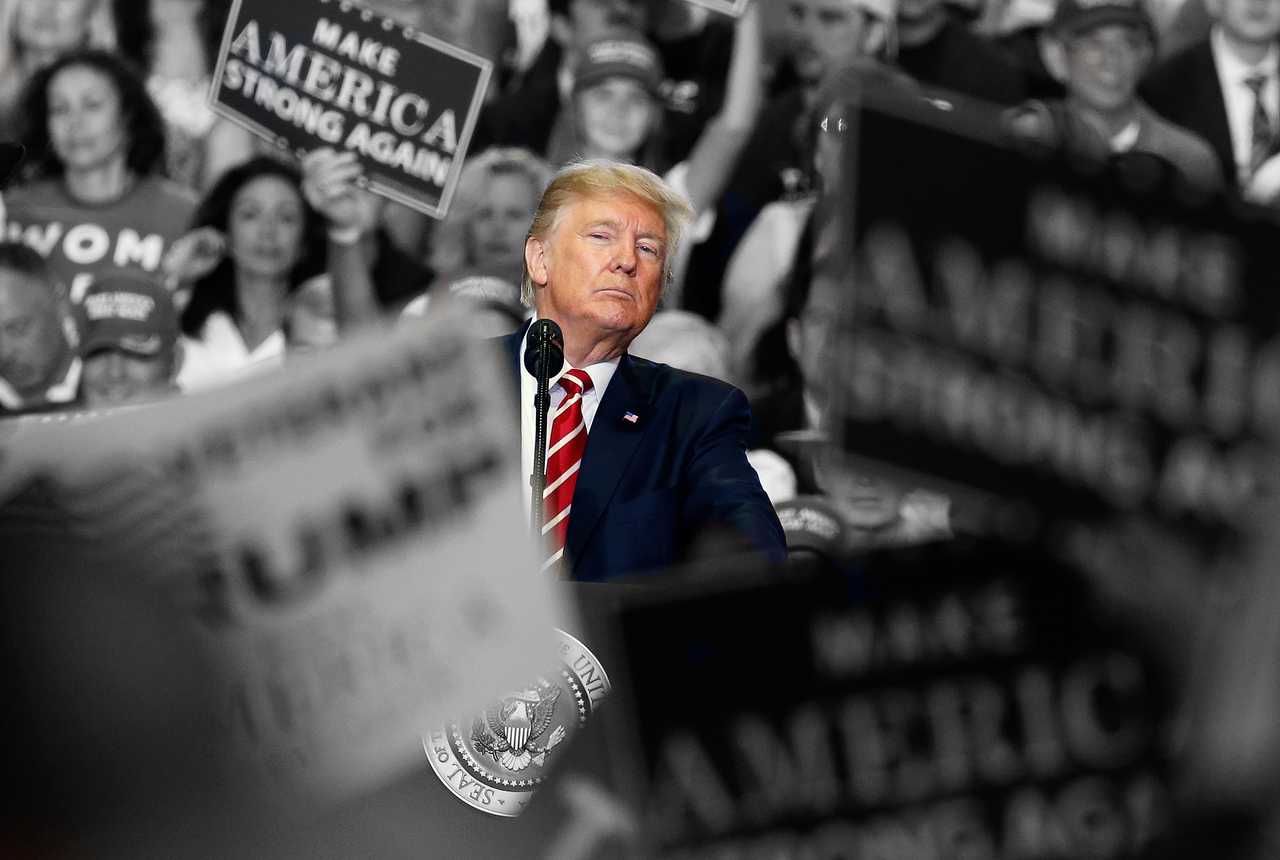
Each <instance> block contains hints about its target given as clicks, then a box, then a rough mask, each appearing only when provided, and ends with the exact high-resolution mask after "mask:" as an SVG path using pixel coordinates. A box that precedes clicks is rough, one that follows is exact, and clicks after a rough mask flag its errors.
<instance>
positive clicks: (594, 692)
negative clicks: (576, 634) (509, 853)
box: [422, 630, 610, 817]
mask: <svg viewBox="0 0 1280 860" xmlns="http://www.w3.org/2000/svg"><path fill="white" fill-rule="evenodd" d="M555 635H556V640H557V642H558V644H559V649H560V665H559V666H558V667H557V669H556V671H555V672H554V673H551V674H549V675H547V676H545V677H542V678H538V679H537V680H535V681H533V682H532V683H530V684H529V685H528V686H527V687H525V688H524V689H522V690H516V691H514V692H511V693H507V694H506V695H505V696H503V697H502V698H501V699H498V700H497V701H494V702H491V703H490V704H489V705H488V707H486V708H485V709H484V713H483V714H478V715H476V716H475V717H474V718H472V720H471V721H470V722H469V723H463V722H455V723H450V724H449V725H447V726H445V727H444V729H442V730H440V731H436V732H432V733H431V734H429V735H427V736H426V737H425V738H423V741H422V743H423V747H424V748H425V749H426V751H427V758H428V760H429V761H430V762H431V767H432V769H433V770H435V772H436V776H438V777H440V781H441V782H443V783H444V784H445V785H446V786H448V787H449V790H450V791H452V792H453V793H454V794H455V795H457V796H458V797H459V798H460V799H461V800H462V801H463V802H465V803H467V804H469V805H471V806H474V807H475V808H476V809H479V810H482V811H484V812H488V813H491V814H493V815H504V816H509V817H514V816H516V815H519V814H520V813H521V812H522V811H523V810H524V808H525V806H526V805H527V804H528V803H529V800H530V798H532V797H533V793H534V791H536V790H537V788H538V786H540V785H542V783H544V782H545V781H546V779H547V776H548V774H549V773H550V771H551V769H552V767H553V764H554V762H555V760H556V759H557V758H559V755H560V752H561V751H563V750H564V749H565V748H566V747H567V743H566V742H567V741H569V740H570V739H571V738H572V737H573V735H574V734H575V733H576V732H578V731H581V729H582V727H583V726H584V725H586V722H587V719H588V718H589V717H590V716H591V714H592V712H593V711H594V710H595V708H596V707H598V706H599V704H600V702H601V701H602V700H603V699H604V698H605V696H607V695H609V689H610V688H609V676H608V675H606V674H605V671H604V668H603V667H602V666H601V665H600V661H599V660H597V659H596V657H595V655H594V654H592V653H591V651H590V650H588V648H587V646H585V645H583V644H582V643H581V642H579V641H578V640H577V639H575V638H573V637H572V636H570V635H569V634H568V633H565V632H564V631H563V630H556V631H555Z"/></svg>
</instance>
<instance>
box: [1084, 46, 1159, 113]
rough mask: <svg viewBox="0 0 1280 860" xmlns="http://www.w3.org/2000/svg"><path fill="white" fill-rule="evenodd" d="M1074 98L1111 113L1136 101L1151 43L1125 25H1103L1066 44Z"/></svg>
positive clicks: (1149, 55) (1148, 59)
mask: <svg viewBox="0 0 1280 860" xmlns="http://www.w3.org/2000/svg"><path fill="white" fill-rule="evenodd" d="M1064 47H1065V53H1066V65H1067V69H1066V72H1067V80H1066V81H1065V82H1064V83H1065V84H1066V87H1067V91H1068V92H1069V93H1070V94H1071V96H1072V97H1074V98H1075V99H1077V100H1079V101H1080V102H1081V103H1083V104H1084V105H1085V106H1086V107H1090V108H1093V109H1094V110H1096V111H1100V112H1104V113H1106V112H1111V111H1116V110H1120V109H1122V108H1125V107H1127V106H1128V105H1129V104H1131V103H1132V102H1133V99H1134V93H1135V92H1136V91H1137V88H1138V79H1139V78H1140V77H1141V76H1142V72H1143V71H1144V70H1145V69H1146V67H1147V63H1148V62H1149V61H1150V59H1151V40H1150V39H1149V38H1147V35H1146V34H1145V33H1144V32H1142V31H1141V30H1139V29H1137V28H1134V27H1130V26H1127V25H1125V24H1104V25H1103V26H1101V27H1095V28H1093V29H1092V30H1088V31H1086V32H1084V33H1081V34H1080V35H1078V36H1069V37H1067V38H1066V40H1065V42H1064Z"/></svg>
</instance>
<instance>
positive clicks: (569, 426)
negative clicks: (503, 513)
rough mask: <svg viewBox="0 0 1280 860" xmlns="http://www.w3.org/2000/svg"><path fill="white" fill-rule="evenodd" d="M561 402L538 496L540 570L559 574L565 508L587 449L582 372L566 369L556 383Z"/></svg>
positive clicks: (587, 380)
mask: <svg viewBox="0 0 1280 860" xmlns="http://www.w3.org/2000/svg"><path fill="white" fill-rule="evenodd" d="M556 384H557V385H558V386H559V387H560V388H561V390H563V391H564V400H562V401H561V402H560V406H559V407H558V408H557V409H556V411H555V413H554V414H553V415H552V416H551V438H550V439H549V440H548V442H547V489H546V490H545V491H544V492H543V494H542V534H543V535H545V536H546V541H547V552H548V556H547V558H546V560H545V561H544V562H543V563H542V569H543V570H552V571H554V572H556V573H557V574H559V573H560V568H561V565H560V560H561V558H562V557H563V556H564V537H565V534H566V533H568V531H569V508H570V507H571V506H572V503H573V488H574V487H576V486H577V485H578V467H579V466H580V465H581V463H582V452H583V450H584V449H585V448H586V447H587V425H586V422H585V421H584V420H583V417H582V394H583V392H585V391H590V390H591V385H592V383H591V377H590V376H588V375H587V372H586V371H585V370H576V369H575V370H568V371H566V372H565V374H564V375H563V376H561V377H560V381H559V382H558V383H556Z"/></svg>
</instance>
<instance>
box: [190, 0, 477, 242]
mask: <svg viewBox="0 0 1280 860" xmlns="http://www.w3.org/2000/svg"><path fill="white" fill-rule="evenodd" d="M491 70H492V64H491V63H490V62H489V61H488V60H485V59H483V58H481V57H477V56H475V55H473V54H470V53H468V52H466V51H463V50H461V49H459V48H455V47H453V46H452V45H448V44H446V43H444V42H441V41H440V40H438V39H435V38H433V37H431V36H429V35H427V34H426V33H422V32H419V31H417V30H414V29H413V28H410V27H407V26H404V25H402V24H399V23H397V22H396V21H395V20H394V19H392V18H386V17H383V16H381V15H376V14H374V13H373V12H372V11H370V10H369V9H365V8H363V7H362V6H359V5H358V4H356V3H352V2H350V0H235V3H234V4H233V6H232V10H231V14H230V17H228V19H227V29H226V32H225V34H224V35H223V40H222V49H221V53H220V54H219V57H218V66H217V69H216V71H215V73H214V85H213V92H212V99H213V106H214V108H215V110H217V111H218V112H219V113H222V114H223V115H225V116H227V117H229V118H230V119H232V120H234V121H235V122H238V123H240V124H241V125H243V126H245V127H246V128H248V129H250V130H251V131H253V132H256V133H257V134H259V135H262V136H263V137H265V138H266V139H268V140H270V141H273V142H275V143H277V144H278V145H280V146H282V147H288V148H291V149H294V150H298V151H308V150H312V149H317V148H320V147H326V146H327V147H333V148H334V149H337V150H338V151H340V152H342V151H346V152H354V153H357V154H358V155H359V157H360V162H361V164H363V165H364V168H365V172H366V175H367V177H368V180H369V187H370V188H371V189H372V190H374V191H376V192H378V193H379V194H382V195H383V196H385V197H389V198H391V199H392V200H395V201H398V202H400V203H403V204H404V205H406V206H410V207H412V208H414V209H417V210H419V211H421V212H425V213H427V214H428V215H431V216H433V217H436V218H441V217H443V216H444V213H445V211H446V210H447V209H448V207H449V199H450V198H451V197H452V196H453V190H454V187H455V185H456V184H457V181H458V174H459V171H460V170H461V169H462V158H463V155H464V154H465V153H466V150H467V142H468V141H469V140H470V138H471V131H472V129H473V128H474V127H475V123H476V117H477V116H478V114H479V111H480V105H481V102H482V101H483V99H484V94H485V91H486V88H487V86H488V83H489V74H490V72H491Z"/></svg>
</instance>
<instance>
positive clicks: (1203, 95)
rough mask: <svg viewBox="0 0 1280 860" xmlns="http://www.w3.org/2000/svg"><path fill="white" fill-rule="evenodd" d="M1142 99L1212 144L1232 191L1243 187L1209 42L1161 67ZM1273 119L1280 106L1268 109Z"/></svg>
mask: <svg viewBox="0 0 1280 860" xmlns="http://www.w3.org/2000/svg"><path fill="white" fill-rule="evenodd" d="M1138 91H1139V93H1141V95H1142V98H1143V99H1145V100H1146V102H1147V104H1148V105H1150V106H1151V107H1152V108H1154V109H1155V111H1156V113H1158V114H1160V115H1161V116H1163V117H1164V118H1165V119H1167V120H1169V121H1171V122H1174V123H1177V124H1178V125H1180V126H1182V127H1183V128H1185V129H1188V130H1190V131H1193V132H1195V133H1196V134H1198V135H1200V136H1201V137H1203V138H1204V139H1205V140H1206V141H1208V142H1209V146H1211V147H1213V151H1214V153H1215V154H1217V156H1218V161H1219V163H1221V164H1222V175H1223V176H1224V177H1225V178H1226V180H1227V185H1228V186H1229V187H1231V188H1239V187H1240V179H1241V177H1240V171H1239V170H1238V169H1237V168H1236V157H1235V150H1234V149H1233V148H1232V146H1231V126H1230V124H1229V122H1228V120H1227V106H1226V104H1225V103H1224V102H1223V99H1222V83H1221V82H1220V81H1219V80H1218V66H1217V64H1216V63H1214V61H1213V49H1212V48H1211V47H1210V46H1209V40H1208V39H1202V40H1201V41H1199V42H1197V43H1195V44H1194V45H1191V46H1190V47H1188V48H1184V49H1183V50H1181V51H1179V52H1178V53H1176V54H1174V55H1172V56H1171V57H1169V58H1168V59H1166V60H1163V61H1161V62H1160V63H1158V64H1157V65H1156V66H1155V67H1154V68H1152V69H1151V71H1150V72H1148V73H1147V76H1146V78H1144V79H1143V81H1142V84H1141V86H1139V88H1138ZM1268 107H1269V109H1270V111H1271V115H1272V116H1275V115H1276V111H1277V110H1280V104H1273V105H1269V106H1268Z"/></svg>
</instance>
